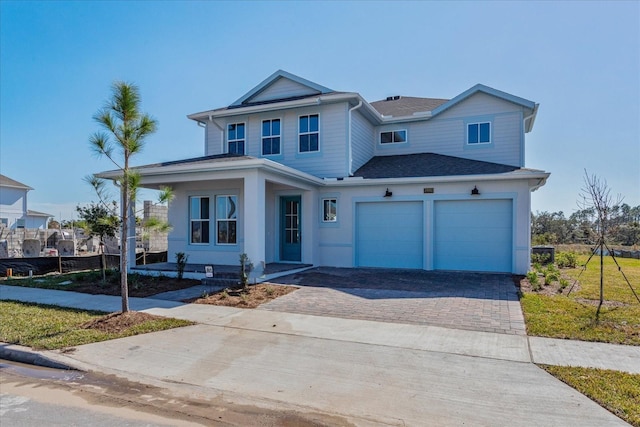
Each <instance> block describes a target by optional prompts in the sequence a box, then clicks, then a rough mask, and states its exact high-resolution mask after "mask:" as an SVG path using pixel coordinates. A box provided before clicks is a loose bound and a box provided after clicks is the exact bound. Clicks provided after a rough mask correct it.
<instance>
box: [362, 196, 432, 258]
mask: <svg viewBox="0 0 640 427" xmlns="http://www.w3.org/2000/svg"><path fill="white" fill-rule="evenodd" d="M356 224H357V226H356V264H357V265H359V266H363V267H396V268H422V265H423V255H422V253H423V234H424V225H423V224H424V219H423V207H422V202H371V203H364V202H363V203H358V204H357V206H356Z"/></svg>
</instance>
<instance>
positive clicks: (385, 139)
mask: <svg viewBox="0 0 640 427" xmlns="http://www.w3.org/2000/svg"><path fill="white" fill-rule="evenodd" d="M400 142H407V131H406V130H404V129H403V130H394V131H388V132H380V144H396V143H400Z"/></svg>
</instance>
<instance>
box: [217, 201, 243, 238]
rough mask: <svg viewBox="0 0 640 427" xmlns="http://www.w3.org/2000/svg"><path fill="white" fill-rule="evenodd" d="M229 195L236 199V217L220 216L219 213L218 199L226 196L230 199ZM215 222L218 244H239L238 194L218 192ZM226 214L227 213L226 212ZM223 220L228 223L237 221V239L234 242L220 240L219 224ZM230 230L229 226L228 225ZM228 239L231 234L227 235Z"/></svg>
mask: <svg viewBox="0 0 640 427" xmlns="http://www.w3.org/2000/svg"><path fill="white" fill-rule="evenodd" d="M229 197H233V198H234V200H235V205H236V210H235V213H234V215H235V217H234V218H226V217H225V218H219V217H218V214H219V210H218V199H220V198H225V199H228V198H229ZM214 199H215V213H214V215H215V222H216V230H215V232H216V245H224V246H230V245H231V246H233V245H237V244H238V196H237V195H236V194H216V195H215V197H214ZM225 216H226V213H225ZM221 222H227V223H231V222H233V223H235V236H234V237H235V241H234V242H228V241H227V242H221V241H220V233H219V226H218V225H219V224H220V223H221ZM227 230H228V227H227ZM227 240H229V236H228V235H227Z"/></svg>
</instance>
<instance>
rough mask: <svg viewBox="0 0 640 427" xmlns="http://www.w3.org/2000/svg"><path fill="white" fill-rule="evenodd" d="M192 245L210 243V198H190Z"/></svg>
mask: <svg viewBox="0 0 640 427" xmlns="http://www.w3.org/2000/svg"><path fill="white" fill-rule="evenodd" d="M189 220H190V221H189V222H190V236H191V237H190V243H196V244H207V243H209V198H208V197H200V196H195V197H190V198H189Z"/></svg>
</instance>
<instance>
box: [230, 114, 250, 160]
mask: <svg viewBox="0 0 640 427" xmlns="http://www.w3.org/2000/svg"><path fill="white" fill-rule="evenodd" d="M234 125H235V126H236V136H237V132H238V130H237V128H238V125H242V126H243V127H244V138H242V139H240V138H236V139H229V126H234ZM248 130H249V127H248V126H247V123H246V122H233V123H227V125H226V128H225V142H226V144H225V148H226V150H225V153H229V144H230V143H231V142H236V143H237V142H239V141H242V148H243V150H242V153H235V152H234V153H233V154H243V155H246V153H247V131H248Z"/></svg>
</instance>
